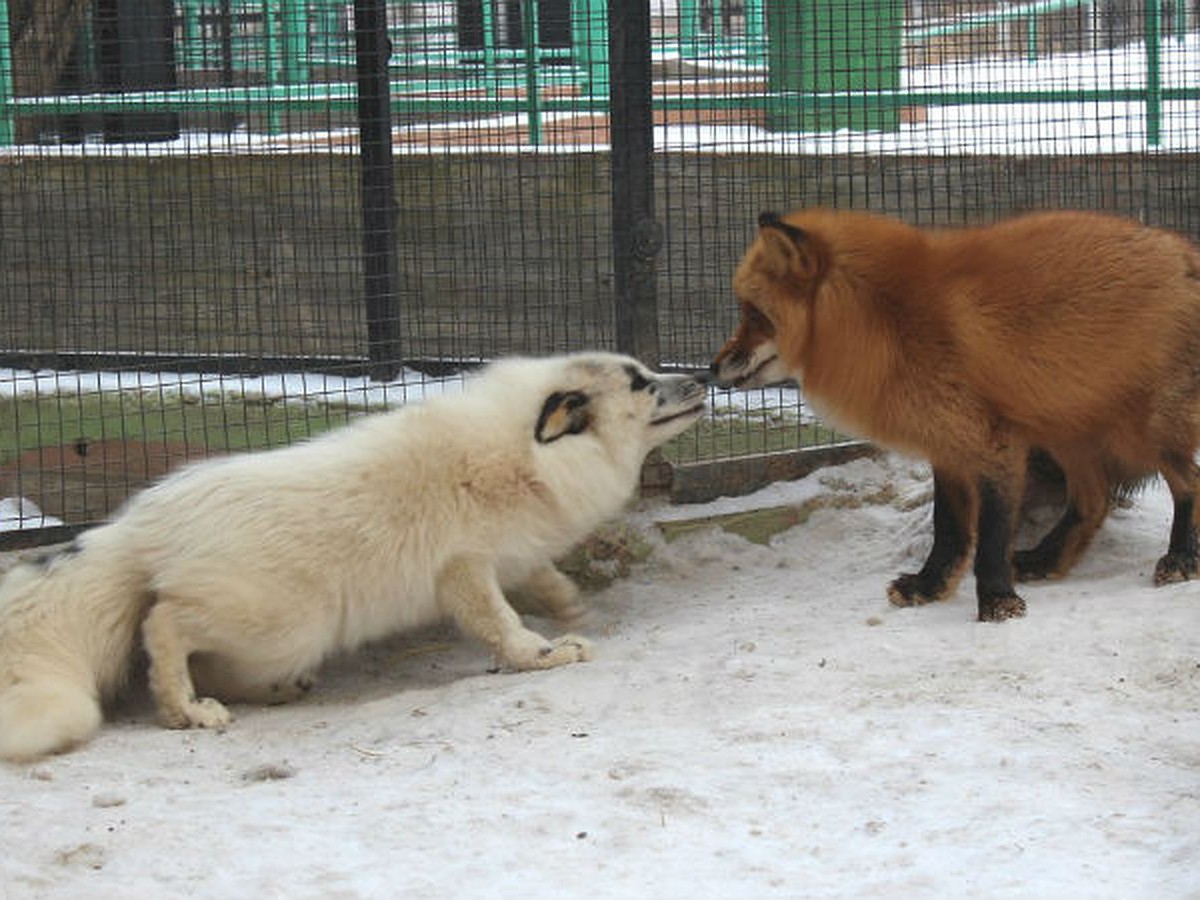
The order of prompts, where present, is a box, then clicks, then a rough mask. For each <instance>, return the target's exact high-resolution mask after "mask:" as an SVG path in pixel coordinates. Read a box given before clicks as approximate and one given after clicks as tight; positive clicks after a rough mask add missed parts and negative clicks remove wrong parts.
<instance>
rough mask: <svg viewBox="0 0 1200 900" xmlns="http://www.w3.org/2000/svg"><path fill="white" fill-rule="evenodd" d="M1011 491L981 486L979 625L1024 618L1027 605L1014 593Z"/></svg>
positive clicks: (977, 550)
mask: <svg viewBox="0 0 1200 900" xmlns="http://www.w3.org/2000/svg"><path fill="white" fill-rule="evenodd" d="M1014 493H1015V492H1014V491H1012V490H1009V491H1005V490H1004V488H1003V487H1001V486H1000V485H999V484H998V483H997V482H995V481H993V480H992V479H990V478H983V479H981V480H980V482H979V539H978V543H977V545H976V547H975V591H976V596H977V597H978V600H979V621H981V622H1002V621H1004V620H1005V619H1011V618H1014V617H1016V616H1023V615H1025V601H1024V600H1022V599H1021V598H1020V597H1018V596H1017V592H1016V591H1015V590H1014V589H1013V571H1012V533H1013V520H1014V516H1015V515H1016V503H1015V502H1014V497H1013V494H1014Z"/></svg>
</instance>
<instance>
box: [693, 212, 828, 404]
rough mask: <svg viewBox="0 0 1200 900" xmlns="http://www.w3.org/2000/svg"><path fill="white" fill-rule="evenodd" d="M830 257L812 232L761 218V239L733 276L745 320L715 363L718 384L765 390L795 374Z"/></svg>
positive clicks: (766, 215)
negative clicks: (765, 387) (818, 289)
mask: <svg viewBox="0 0 1200 900" xmlns="http://www.w3.org/2000/svg"><path fill="white" fill-rule="evenodd" d="M827 258H828V257H827V253H826V251H825V247H824V245H823V243H822V242H821V241H820V240H819V239H817V238H816V237H815V236H814V235H812V234H811V233H809V232H807V231H805V230H803V229H801V228H799V227H797V226H795V225H791V224H789V223H788V222H787V221H786V220H784V219H781V218H780V217H779V216H778V215H776V214H775V213H770V212H765V213H763V214H762V215H760V216H759V217H758V237H757V238H756V239H755V241H754V243H753V244H751V245H750V249H749V250H747V251H746V255H745V256H743V257H742V261H741V263H740V264H739V265H738V268H737V271H736V272H735V273H734V276H733V291H734V294H735V295H736V296H737V298H738V303H739V304H741V309H742V318H741V322H740V323H739V324H738V327H737V330H736V331H735V332H734V333H733V337H731V338H730V339H729V341H728V343H726V344H725V346H724V347H723V348H722V350H721V352H720V353H718V354H717V358H716V359H715V360H713V364H712V371H713V375H714V376H715V377H716V381H717V383H718V384H719V385H721V386H722V387H742V388H751V387H761V386H762V385H765V384H771V383H772V382H776V381H783V380H785V379H787V378H791V377H794V376H795V375H796V374H797V372H798V370H799V368H800V366H799V362H800V360H799V358H798V352H799V351H800V349H801V348H803V346H804V345H805V343H807V332H808V327H809V309H810V306H811V300H812V298H813V297H814V296H815V294H816V291H817V288H818V287H819V286H820V283H821V279H822V278H823V277H824V275H825V271H826V268H827V262H826V261H827Z"/></svg>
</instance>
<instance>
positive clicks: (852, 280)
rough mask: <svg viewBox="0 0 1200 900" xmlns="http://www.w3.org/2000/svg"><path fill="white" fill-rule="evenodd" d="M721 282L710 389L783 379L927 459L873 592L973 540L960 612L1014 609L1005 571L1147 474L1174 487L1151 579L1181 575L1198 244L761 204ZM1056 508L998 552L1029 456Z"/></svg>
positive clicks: (1174, 238)
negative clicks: (916, 564) (920, 505)
mask: <svg viewBox="0 0 1200 900" xmlns="http://www.w3.org/2000/svg"><path fill="white" fill-rule="evenodd" d="M758 224H759V230H758V235H757V238H756V239H755V241H754V242H753V243H752V244H751V246H750V248H749V249H748V250H747V252H746V254H745V256H744V257H743V258H742V261H741V263H740V264H739V266H738V268H737V271H736V273H735V274H734V277H733V289H734V292H735V294H736V296H737V299H738V301H739V303H740V305H741V321H740V324H739V325H738V327H737V330H736V331H735V332H734V334H733V336H732V338H730V340H729V341H728V343H727V344H726V345H725V347H724V349H722V350H721V352H720V353H719V354H718V355H717V357H716V360H715V361H714V362H713V364H712V369H713V374H714V376H715V378H716V380H717V382H718V384H720V385H722V386H725V387H754V386H758V385H762V384H767V383H770V382H773V381H779V380H783V379H786V378H795V379H796V380H798V381H799V382H800V383H801V385H802V387H803V390H804V395H805V397H806V398H807V399H808V400H809V401H810V402H811V403H812V404H813V406H814V408H815V409H816V410H817V411H818V412H821V413H823V414H824V415H825V416H826V417H827V419H828V420H829V421H831V422H833V423H835V424H838V425H840V426H841V427H842V428H843V429H846V430H847V431H849V432H851V433H856V434H859V435H861V436H863V437H866V438H868V439H870V440H872V441H874V442H875V443H877V444H879V445H881V446H884V447H889V448H893V449H895V450H898V451H901V452H905V453H909V454H914V455H918V456H921V457H923V458H925V459H928V460H929V462H930V463H931V465H932V467H933V479H934V500H933V529H934V536H933V547H932V549H931V551H930V553H929V557H928V559H927V560H926V561H925V564H924V565H923V566H922V568H921V570H920V571H919V572H916V573H911V574H902V575H900V576H899V577H898V578H896V579H895V580H894V581H893V582H892V583H891V585H890V586H889V588H888V597H889V599H890V600H891V601H892V603H894V604H896V605H898V606H910V605H916V604H922V603H927V602H930V601H933V600H941V599H944V598H946V597H948V596H949V595H951V594H952V593H953V591H954V588H955V586H956V584H957V582H958V579H959V578H960V576H961V575H962V572H963V570H964V568H965V566H966V562H967V560H968V557H969V554H970V552H971V548H972V545H974V548H975V557H974V571H975V577H976V592H977V597H978V609H979V619H980V620H981V621H1000V620H1004V619H1007V618H1010V617H1014V616H1021V615H1024V614H1025V602H1024V600H1022V599H1021V597H1020V596H1018V595H1017V593H1016V591H1015V589H1014V587H1013V581H1014V576H1015V578H1017V579H1019V580H1029V579H1034V578H1043V577H1055V576H1060V575H1062V574H1064V573H1065V572H1067V571H1068V570H1069V569H1070V568H1071V566H1072V565H1073V564H1074V563H1075V562H1076V561H1077V560H1078V558H1079V556H1080V554H1081V553H1082V552H1083V551H1084V549H1085V548H1086V547H1087V545H1088V543H1089V542H1090V541H1091V539H1092V537H1093V536H1094V535H1095V533H1096V531H1097V529H1099V527H1100V526H1101V524H1102V523H1103V521H1104V518H1105V516H1106V515H1107V513H1108V509H1109V505H1110V502H1111V498H1112V496H1113V493H1114V491H1115V490H1117V489H1118V488H1122V487H1126V486H1128V485H1130V484H1132V483H1136V482H1137V481H1139V480H1141V479H1144V478H1147V477H1151V476H1153V475H1154V474H1155V473H1161V474H1162V476H1163V477H1164V478H1165V479H1166V482H1167V485H1168V486H1169V487H1170V490H1171V495H1172V498H1173V500H1174V506H1175V508H1174V521H1173V524H1172V526H1171V535H1170V542H1169V544H1168V547H1167V553H1166V555H1164V556H1163V557H1162V558H1161V559H1160V560H1159V561H1158V564H1157V566H1156V567H1155V572H1154V580H1155V583H1156V584H1166V583H1169V582H1175V581H1182V580H1185V579H1189V578H1192V577H1194V576H1195V575H1196V574H1197V562H1198V552H1197V509H1196V491H1197V486H1198V483H1200V468H1198V467H1197V464H1196V449H1197V445H1200V252H1198V251H1197V248H1196V247H1195V246H1194V245H1192V244H1191V243H1189V242H1188V241H1187V240H1185V239H1184V238H1182V237H1180V236H1178V235H1175V234H1171V233H1168V232H1166V231H1162V230H1159V229H1155V228H1149V227H1146V226H1144V225H1141V224H1139V223H1137V222H1134V221H1130V220H1127V219H1122V218H1117V217H1113V216H1107V215H1099V214H1094V213H1084V212H1044V213H1033V214H1028V215H1024V216H1019V217H1016V218H1013V219H1010V220H1007V221H1004V222H1001V223H999V224H996V225H991V226H987V227H980V228H966V229H956V230H924V229H918V228H914V227H912V226H909V225H906V224H904V223H903V222H900V221H897V220H895V219H890V218H886V217H883V216H877V215H871V214H866V213H853V212H839V211H832V210H806V211H801V212H796V213H792V214H790V215H787V216H785V217H780V216H778V215H776V214H774V213H763V214H762V215H761V216H760V217H759V222H758ZM1037 450H1040V451H1043V452H1045V453H1047V454H1049V455H1050V456H1051V457H1053V459H1054V460H1055V461H1056V462H1057V463H1058V465H1059V466H1060V467H1061V468H1062V470H1063V472H1064V474H1065V476H1066V482H1067V503H1066V508H1065V511H1064V512H1063V514H1062V517H1061V519H1060V520H1059V521H1058V523H1057V524H1056V525H1055V526H1054V527H1053V528H1052V529H1051V530H1050V532H1049V533H1048V534H1046V536H1045V537H1044V538H1043V539H1042V540H1041V542H1040V543H1039V544H1037V546H1035V547H1033V548H1032V549H1030V550H1025V551H1021V552H1017V553H1015V554H1014V552H1013V548H1012V544H1013V532H1014V527H1015V520H1016V512H1017V509H1018V506H1019V504H1020V501H1021V496H1022V492H1023V488H1024V483H1025V476H1026V463H1027V458H1028V456H1029V454H1030V453H1031V452H1033V451H1037Z"/></svg>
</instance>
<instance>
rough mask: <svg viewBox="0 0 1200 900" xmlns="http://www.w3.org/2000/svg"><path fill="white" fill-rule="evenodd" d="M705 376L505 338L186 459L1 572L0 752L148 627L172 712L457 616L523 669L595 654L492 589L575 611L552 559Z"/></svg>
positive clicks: (95, 717) (600, 512) (123, 664)
mask: <svg viewBox="0 0 1200 900" xmlns="http://www.w3.org/2000/svg"><path fill="white" fill-rule="evenodd" d="M703 396H704V388H703V386H702V385H700V384H699V383H698V382H697V381H695V380H693V379H691V378H688V377H685V376H658V375H654V374H652V373H650V372H649V371H648V370H647V369H645V368H644V367H643V366H641V365H640V364H639V363H637V362H636V361H635V360H633V359H630V358H628V357H624V356H619V355H616V354H607V353H605V354H579V355H573V356H565V357H551V358H546V359H511V360H505V361H501V362H498V363H495V364H493V365H491V366H489V367H487V368H486V369H485V370H484V371H483V373H482V374H480V375H479V376H477V377H475V378H473V379H471V380H470V381H469V382H468V385H467V387H466V388H465V390H464V391H463V392H462V393H461V394H451V395H446V396H443V397H439V398H437V399H434V400H430V401H428V402H426V403H423V404H419V405H411V406H407V407H404V408H402V409H399V410H397V411H394V412H389V413H383V414H380V415H376V416H369V417H366V418H364V419H363V420H361V421H359V422H357V423H355V424H353V425H350V426H348V427H346V428H343V429H340V430H338V431H336V432H333V433H330V434H327V435H324V436H322V437H320V438H317V439H315V440H312V441H309V442H307V443H303V444H298V445H295V446H291V447H287V448H282V449H278V450H271V451H267V452H262V453H255V454H244V455H239V456H230V457H225V458H221V459H214V460H208V461H206V462H202V463H200V464H198V465H194V466H191V467H189V468H185V469H183V470H182V471H180V472H178V473H176V474H174V475H172V476H170V477H168V478H167V479H165V480H164V481H163V482H161V483H160V484H158V485H157V486H155V487H153V488H151V489H149V490H147V491H145V492H143V493H141V494H140V495H138V496H135V497H134V498H132V499H131V500H130V501H129V502H128V503H127V504H126V506H125V507H124V508H123V509H122V510H121V511H120V512H119V513H118V514H117V515H116V516H115V517H114V518H113V519H112V521H111V522H109V523H108V524H105V525H103V526H100V527H98V528H95V529H93V530H91V531H89V532H86V533H84V534H83V535H81V536H80V537H79V538H78V540H77V541H76V542H75V544H73V545H72V546H71V547H70V548H68V549H67V550H66V551H64V552H61V553H59V554H58V555H56V556H52V557H50V558H48V559H45V560H42V561H39V562H35V563H27V564H25V565H23V566H20V567H18V568H17V569H14V570H13V571H12V572H10V573H9V575H8V576H7V577H6V579H5V580H4V582H3V583H2V584H0V757H3V758H6V759H10V760H20V759H30V758H34V757H37V756H39V755H41V754H44V753H50V752H57V751H60V750H63V749H66V748H68V747H70V746H71V745H73V744H76V743H78V742H80V741H83V740H86V739H87V738H88V737H89V736H90V735H92V734H93V733H94V732H95V730H96V729H97V728H98V727H99V726H100V723H101V720H102V716H101V706H100V704H101V702H102V701H104V700H105V699H107V698H109V697H111V696H112V695H113V694H114V693H116V692H117V691H118V690H119V689H120V688H121V686H122V685H123V683H124V682H125V680H126V678H127V673H128V670H129V669H130V664H131V661H132V659H133V658H134V656H135V655H136V653H137V651H138V649H139V646H140V647H142V648H144V649H145V652H146V654H147V656H148V658H149V662H150V669H149V677H150V688H151V692H152V694H153V696H154V699H155V703H156V705H157V707H158V712H159V716H160V718H161V720H162V722H163V723H164V724H165V725H168V726H172V727H188V726H200V727H211V728H220V727H223V726H224V725H225V724H226V723H227V722H228V721H229V718H230V717H229V713H228V711H227V710H226V709H225V707H224V706H223V705H222V703H221V702H220V701H221V700H225V701H230V700H233V701H251V702H255V701H262V702H275V701H282V700H286V699H289V698H290V697H291V696H293V695H295V694H297V693H301V692H303V690H304V689H306V687H307V684H308V682H307V679H308V677H309V675H310V674H311V673H312V672H313V670H314V669H315V668H316V667H317V666H318V665H319V664H320V663H321V661H322V660H323V659H324V658H326V657H327V656H328V655H330V654H331V653H334V652H336V651H340V650H350V649H352V648H354V647H356V646H358V645H359V644H361V643H363V642H364V641H369V640H372V639H376V638H381V637H384V636H386V635H388V634H392V633H395V632H398V631H401V630H404V629H408V628H412V627H415V626H420V625H423V624H427V623H429V622H432V621H435V620H438V619H441V618H444V617H448V618H451V619H453V620H454V621H455V622H457V623H458V625H459V626H460V627H461V628H462V629H463V630H464V631H466V632H467V633H469V634H471V635H474V636H475V637H477V638H479V639H480V640H482V641H483V642H484V643H486V644H487V645H488V646H489V647H490V648H491V649H492V651H493V652H494V653H495V654H496V655H497V657H498V658H499V659H500V661H501V662H502V663H504V664H505V665H507V666H510V667H512V668H516V669H534V668H549V667H552V666H558V665H562V664H565V663H569V662H574V661H577V660H581V659H586V658H587V656H588V653H589V649H588V644H587V642H586V641H584V640H583V639H582V638H579V637H575V636H572V635H568V636H566V637H562V638H559V639H558V640H555V641H550V640H547V639H546V638H543V637H542V636H540V635H538V634H537V633H535V632H533V631H530V630H528V629H527V628H525V627H524V626H523V625H522V624H521V621H520V619H519V617H518V616H517V614H516V612H515V611H514V610H513V608H512V607H511V606H510V605H509V604H508V602H507V601H506V600H505V597H504V594H503V593H502V590H506V589H509V588H513V589H520V590H522V591H523V592H525V593H528V594H530V595H532V596H533V597H534V598H535V599H536V600H538V601H539V602H540V603H541V604H543V605H544V606H545V607H547V608H548V609H549V610H550V611H551V612H553V613H555V614H557V615H558V616H560V617H561V618H564V619H569V618H571V617H573V616H574V615H576V614H578V613H579V612H580V611H581V607H580V606H579V602H578V592H577V590H576V588H575V586H574V585H573V584H572V583H571V582H570V580H569V579H567V578H566V577H565V576H563V575H562V574H561V573H559V571H558V570H557V569H556V568H554V566H553V563H552V560H553V559H554V558H555V557H557V556H559V555H560V554H562V553H563V552H565V551H566V550H567V549H569V548H570V546H571V545H572V544H574V543H576V542H578V541H579V540H580V539H582V538H583V537H585V536H586V535H587V533H588V532H589V531H591V530H592V529H594V528H595V527H596V526H598V525H599V524H601V523H602V522H603V521H604V520H606V519H607V518H609V517H611V516H613V515H614V514H616V513H617V512H618V511H619V510H620V508H621V507H622V506H623V505H624V504H625V503H626V502H627V500H628V499H629V497H630V496H631V495H632V493H633V491H634V489H635V488H636V486H637V483H638V478H639V472H640V467H641V463H642V460H643V459H644V457H645V455H646V453H647V452H648V451H649V450H650V449H651V448H652V447H654V446H656V445H657V444H660V443H661V442H662V441H664V440H666V439H668V438H669V437H671V436H673V435H675V434H677V433H679V432H680V431H682V430H683V429H684V428H686V427H687V426H688V425H689V424H690V423H691V422H692V421H694V420H695V418H696V417H697V415H698V414H699V412H700V409H701V406H702V403H703Z"/></svg>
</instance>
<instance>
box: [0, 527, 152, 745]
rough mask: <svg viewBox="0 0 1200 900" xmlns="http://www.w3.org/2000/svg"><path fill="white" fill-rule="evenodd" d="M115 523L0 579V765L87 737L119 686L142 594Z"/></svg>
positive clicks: (140, 575)
mask: <svg viewBox="0 0 1200 900" xmlns="http://www.w3.org/2000/svg"><path fill="white" fill-rule="evenodd" d="M119 527H120V526H119V525H108V526H104V527H101V528H98V529H96V530H95V531H93V532H89V533H87V534H85V535H82V536H81V537H80V539H79V540H78V541H77V542H76V543H75V544H73V545H72V546H71V547H70V548H68V549H67V550H65V551H62V552H61V553H59V554H57V555H54V556H51V557H49V558H48V559H46V560H44V561H41V562H34V563H26V564H24V565H22V566H19V567H18V568H16V569H14V570H13V571H11V572H10V573H8V575H7V576H6V577H5V579H4V581H3V582H0V759H7V760H28V759H34V758H36V757H39V756H42V755H44V754H46V753H57V752H59V751H62V750H66V749H68V748H70V747H71V746H73V745H75V744H78V743H81V742H82V741H85V740H87V739H88V738H90V737H91V736H92V735H93V734H94V733H95V732H96V730H97V729H98V728H99V727H100V723H101V721H102V720H103V715H102V713H101V706H100V704H101V702H102V701H103V700H104V699H106V698H107V697H109V696H111V695H112V694H113V693H115V692H116V690H117V689H118V688H120V686H121V685H122V684H123V683H124V680H125V677H126V675H127V674H128V671H129V667H130V662H131V660H132V657H133V648H134V643H135V641H136V640H137V631H138V626H139V625H140V623H141V620H142V617H143V615H144V614H145V609H146V604H147V603H148V600H149V593H148V579H147V577H146V575H145V573H144V571H142V567H141V566H140V565H138V564H137V562H136V560H135V559H134V558H133V557H132V556H131V554H130V553H129V551H128V550H127V549H124V548H122V547H121V546H120V544H121V541H120V534H119Z"/></svg>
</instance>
